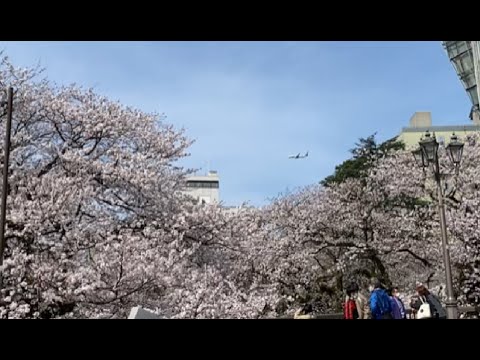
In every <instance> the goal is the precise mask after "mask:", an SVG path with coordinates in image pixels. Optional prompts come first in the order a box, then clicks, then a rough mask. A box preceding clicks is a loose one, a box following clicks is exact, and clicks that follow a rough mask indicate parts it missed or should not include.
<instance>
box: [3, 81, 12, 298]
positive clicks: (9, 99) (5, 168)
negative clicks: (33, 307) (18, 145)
mask: <svg viewBox="0 0 480 360" xmlns="http://www.w3.org/2000/svg"><path fill="white" fill-rule="evenodd" d="M12 112H13V88H12V87H9V88H8V90H7V126H6V131H5V145H4V147H3V151H4V158H3V183H2V208H1V213H0V268H1V267H2V266H3V252H4V250H5V220H6V214H7V195H8V161H9V158H10V133H11V129H12ZM2 288H3V269H0V290H1V289H2Z"/></svg>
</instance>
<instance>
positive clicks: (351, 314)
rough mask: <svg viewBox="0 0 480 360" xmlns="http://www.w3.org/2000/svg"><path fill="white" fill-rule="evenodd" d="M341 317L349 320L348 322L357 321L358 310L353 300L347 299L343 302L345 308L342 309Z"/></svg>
mask: <svg viewBox="0 0 480 360" xmlns="http://www.w3.org/2000/svg"><path fill="white" fill-rule="evenodd" d="M343 317H344V319H349V320H354V319H358V310H357V304H356V303H355V300H353V299H348V300H347V301H346V302H345V307H344V309H343Z"/></svg>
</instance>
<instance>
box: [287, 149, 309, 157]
mask: <svg viewBox="0 0 480 360" xmlns="http://www.w3.org/2000/svg"><path fill="white" fill-rule="evenodd" d="M307 156H308V151H307V152H306V153H305V155H300V153H298V154H297V155H290V156H289V157H288V158H289V159H304V158H306V157H307Z"/></svg>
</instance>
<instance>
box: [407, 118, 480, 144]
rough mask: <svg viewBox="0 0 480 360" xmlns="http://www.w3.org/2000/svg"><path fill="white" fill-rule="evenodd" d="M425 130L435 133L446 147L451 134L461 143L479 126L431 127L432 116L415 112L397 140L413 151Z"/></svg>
mask: <svg viewBox="0 0 480 360" xmlns="http://www.w3.org/2000/svg"><path fill="white" fill-rule="evenodd" d="M427 130H428V131H429V132H431V133H435V136H436V138H437V141H438V142H439V143H440V144H442V143H443V144H445V145H448V143H449V142H450V137H451V136H452V134H453V133H455V135H457V136H458V139H459V140H460V141H463V140H464V139H465V136H466V135H468V134H470V133H474V132H477V131H480V124H476V123H473V124H468V125H448V126H432V114H431V113H430V112H416V113H415V114H413V116H412V117H411V119H410V124H409V126H407V127H404V128H403V129H402V132H401V133H400V135H399V136H398V140H402V141H403V142H404V144H405V147H406V148H407V149H415V148H417V147H418V142H419V141H420V139H421V138H422V136H423V135H424V134H425V131H427Z"/></svg>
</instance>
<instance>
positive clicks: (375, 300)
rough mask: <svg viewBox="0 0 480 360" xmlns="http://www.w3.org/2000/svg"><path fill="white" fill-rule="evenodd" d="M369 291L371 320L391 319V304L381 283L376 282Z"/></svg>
mask: <svg viewBox="0 0 480 360" xmlns="http://www.w3.org/2000/svg"><path fill="white" fill-rule="evenodd" d="M370 290H371V294H370V311H371V313H372V318H373V319H375V320H380V319H393V316H392V310H393V309H392V304H391V302H390V298H389V296H388V295H387V292H386V291H385V288H384V287H383V286H382V284H381V282H380V281H376V282H375V284H374V285H371V286H370Z"/></svg>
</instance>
